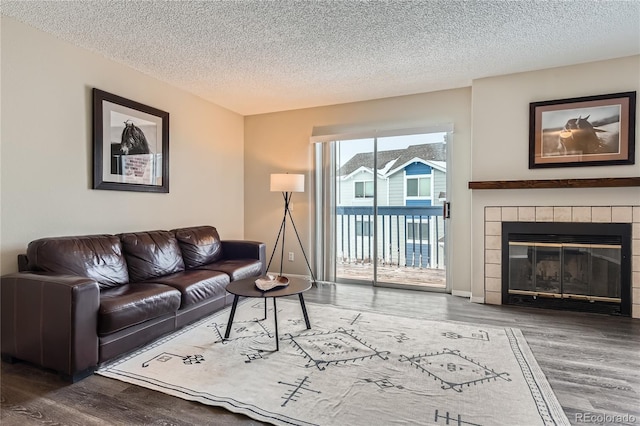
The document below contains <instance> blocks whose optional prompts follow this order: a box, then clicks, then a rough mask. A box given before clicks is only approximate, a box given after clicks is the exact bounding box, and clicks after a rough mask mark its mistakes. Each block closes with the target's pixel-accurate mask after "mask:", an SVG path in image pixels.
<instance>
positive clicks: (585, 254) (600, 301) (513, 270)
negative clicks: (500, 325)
mask: <svg viewBox="0 0 640 426" xmlns="http://www.w3.org/2000/svg"><path fill="white" fill-rule="evenodd" d="M501 263H502V303H503V304H518V305H526V306H535V307H543V308H558V309H571V310H581V311H589V312H600V313H608V314H614V315H624V316H630V315H631V291H630V289H631V224H628V223H575V222H566V223H565V222H502V262H501Z"/></svg>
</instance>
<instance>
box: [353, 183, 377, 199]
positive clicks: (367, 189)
mask: <svg viewBox="0 0 640 426" xmlns="http://www.w3.org/2000/svg"><path fill="white" fill-rule="evenodd" d="M355 184H356V191H355V194H356V198H373V181H372V180H370V181H366V182H356V183H355Z"/></svg>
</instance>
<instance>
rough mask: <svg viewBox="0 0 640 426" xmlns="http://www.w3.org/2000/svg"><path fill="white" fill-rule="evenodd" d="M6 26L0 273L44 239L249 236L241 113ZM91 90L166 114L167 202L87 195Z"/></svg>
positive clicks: (150, 196)
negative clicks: (164, 232) (178, 231)
mask: <svg viewBox="0 0 640 426" xmlns="http://www.w3.org/2000/svg"><path fill="white" fill-rule="evenodd" d="M1 23H2V29H1V30H2V40H1V41H2V64H1V71H2V74H1V89H2V105H1V112H2V116H1V119H2V121H1V126H2V128H1V133H0V136H1V185H2V186H1V216H0V217H1V225H0V229H1V234H0V237H1V240H0V261H1V263H0V266H1V273H3V274H5V273H9V272H13V271H15V270H16V269H17V265H16V254H18V253H20V252H24V251H25V249H26V246H27V243H28V242H29V241H31V240H33V239H36V238H40V237H46V236H59V235H80V234H90V233H118V232H125V231H140V230H152V229H171V228H174V227H181V226H192V225H202V224H210V225H213V226H216V227H217V228H218V230H219V232H220V234H221V236H222V238H229V239H231V238H242V237H244V200H243V190H244V173H243V167H244V162H243V158H244V152H243V149H244V147H243V140H244V119H243V117H242V116H240V115H238V114H236V113H233V112H231V111H229V110H226V109H224V108H221V107H219V106H216V105H214V104H211V103H209V102H207V101H204V100H203V99H201V98H198V97H196V96H194V95H192V94H188V93H186V92H184V91H181V90H178V89H176V88H174V87H172V86H169V85H167V84H165V83H163V82H160V81H158V80H156V79H153V78H150V77H148V76H146V75H144V74H142V73H139V72H137V71H134V70H132V69H130V68H127V67H125V66H122V65H119V64H117V63H115V62H112V61H109V60H106V59H104V58H103V57H101V56H99V55H97V54H94V53H91V52H89V51H87V50H84V49H80V48H77V47H74V46H72V45H70V44H68V43H65V42H62V41H60V40H58V39H56V38H54V37H52V36H50V35H48V34H45V33H43V32H40V31H37V30H35V29H33V28H31V27H28V26H26V25H24V24H21V23H18V22H17V21H15V20H12V19H10V18H5V17H3V18H2V22H1ZM123 48H126V46H123ZM94 87H97V88H99V89H102V90H105V91H107V92H110V93H114V94H117V95H120V96H123V97H125V98H127V99H131V100H135V101H137V102H140V103H143V104H146V105H149V106H152V107H155V108H158V109H161V110H164V111H167V112H169V114H170V118H169V120H170V125H169V129H170V136H169V142H170V149H169V152H170V175H169V176H170V181H169V183H170V193H169V194H155V193H142V192H124V191H104V190H93V189H91V186H92V137H91V129H92V112H91V109H92V103H91V89H92V88H94Z"/></svg>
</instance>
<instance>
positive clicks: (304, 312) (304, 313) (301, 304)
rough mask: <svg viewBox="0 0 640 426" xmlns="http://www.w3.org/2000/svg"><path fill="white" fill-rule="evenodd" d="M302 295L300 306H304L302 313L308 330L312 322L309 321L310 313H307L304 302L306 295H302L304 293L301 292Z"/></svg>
mask: <svg viewBox="0 0 640 426" xmlns="http://www.w3.org/2000/svg"><path fill="white" fill-rule="evenodd" d="M298 296H299V297H300V306H302V314H303V315H304V322H305V324H306V325H307V330H309V329H311V324H310V323H309V315H308V314H307V306H306V305H305V304H304V297H302V293H299V294H298Z"/></svg>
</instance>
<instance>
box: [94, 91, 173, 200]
mask: <svg viewBox="0 0 640 426" xmlns="http://www.w3.org/2000/svg"><path fill="white" fill-rule="evenodd" d="M93 188H94V189H110V190H118V191H141V192H169V113H168V112H165V111H161V110H159V109H156V108H153V107H150V106H148V105H143V104H141V103H138V102H134V101H131V100H129V99H125V98H123V97H120V96H118V95H114V94H112V93H107V92H104V91H102V90H99V89H93Z"/></svg>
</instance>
